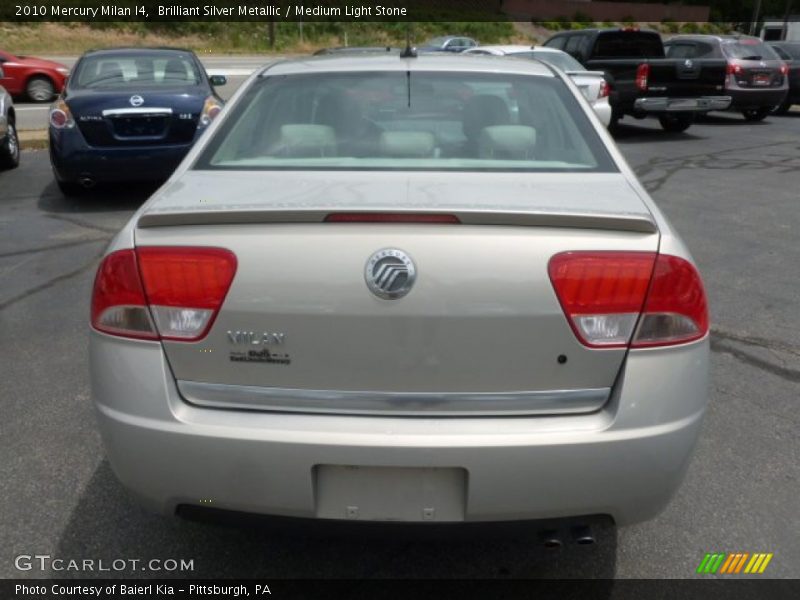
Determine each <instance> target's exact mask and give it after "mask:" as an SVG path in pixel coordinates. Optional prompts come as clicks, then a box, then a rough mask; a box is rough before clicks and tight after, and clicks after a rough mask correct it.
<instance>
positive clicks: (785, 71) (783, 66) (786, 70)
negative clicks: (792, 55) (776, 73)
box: [781, 63, 789, 75]
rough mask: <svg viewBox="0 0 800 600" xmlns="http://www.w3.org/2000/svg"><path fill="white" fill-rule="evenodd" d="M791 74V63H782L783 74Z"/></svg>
mask: <svg viewBox="0 0 800 600" xmlns="http://www.w3.org/2000/svg"><path fill="white" fill-rule="evenodd" d="M788 74H789V65H787V64H786V63H784V64H782V65H781V75H788Z"/></svg>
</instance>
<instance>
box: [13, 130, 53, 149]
mask: <svg viewBox="0 0 800 600" xmlns="http://www.w3.org/2000/svg"><path fill="white" fill-rule="evenodd" d="M17 136H18V137H19V148H20V150H43V149H45V148H47V147H48V146H49V145H50V143H49V141H48V139H47V130H46V129H23V130H22V131H17Z"/></svg>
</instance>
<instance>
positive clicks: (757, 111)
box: [742, 106, 772, 123]
mask: <svg viewBox="0 0 800 600" xmlns="http://www.w3.org/2000/svg"><path fill="white" fill-rule="evenodd" d="M770 112H772V109H771V108H764V107H763V106H762V107H761V108H746V109H744V110H743V111H742V116H744V120H745V121H750V122H751V123H755V122H756V121H763V120H764V119H765V118H766V116H767V115H768V114H769V113H770Z"/></svg>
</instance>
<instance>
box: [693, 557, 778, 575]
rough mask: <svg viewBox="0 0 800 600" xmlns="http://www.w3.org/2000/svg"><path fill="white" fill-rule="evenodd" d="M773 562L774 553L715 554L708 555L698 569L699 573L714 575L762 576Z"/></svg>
mask: <svg viewBox="0 0 800 600" xmlns="http://www.w3.org/2000/svg"><path fill="white" fill-rule="evenodd" d="M771 560H772V552H770V553H765V552H757V553H755V554H750V553H749V552H729V553H726V552H713V553H707V554H706V555H705V556H704V557H703V560H701V561H700V564H699V565H698V567H697V573H701V574H704V575H705V574H708V575H713V574H715V573H720V574H722V575H738V574H739V573H750V574H761V573H763V572H764V571H765V570H766V569H767V565H768V564H769V561H771Z"/></svg>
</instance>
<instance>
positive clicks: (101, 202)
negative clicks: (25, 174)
mask: <svg viewBox="0 0 800 600" xmlns="http://www.w3.org/2000/svg"><path fill="white" fill-rule="evenodd" d="M158 187H159V184H139V183H137V184H116V185H111V184H104V185H97V186H95V187H93V188H92V189H89V190H84V191H83V192H82V193H81V194H80V195H78V196H75V197H67V196H65V195H64V194H62V193H61V190H59V189H58V186H57V185H56V182H55V181H51V182H50V183H49V184H48V185H47V186H46V187H45V188H44V189H43V190H42V192H41V194H40V195H39V200H38V203H37V205H38V207H39V210H42V211H45V212H53V213H92V212H104V213H107V212H109V211H112V212H113V211H131V210H136V209H137V208H139V207H140V206H141V205H142V204H143V203H144V202H145V200H147V199H148V198H149V197H150V196H151V195H152V194H153V192H155V191H156V190H157V189H158Z"/></svg>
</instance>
